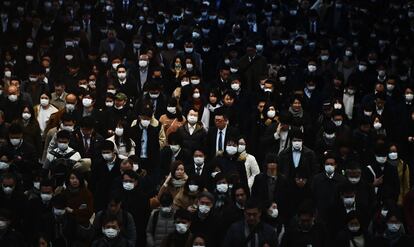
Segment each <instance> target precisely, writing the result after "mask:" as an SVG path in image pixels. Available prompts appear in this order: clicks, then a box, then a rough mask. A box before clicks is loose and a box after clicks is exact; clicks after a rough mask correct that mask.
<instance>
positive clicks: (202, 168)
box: [186, 149, 213, 187]
mask: <svg viewBox="0 0 414 247" xmlns="http://www.w3.org/2000/svg"><path fill="white" fill-rule="evenodd" d="M186 172H187V175H188V176H190V177H194V176H195V177H200V178H201V181H202V183H203V185H204V186H206V187H207V186H208V183H209V181H210V180H211V173H212V172H213V170H212V169H211V166H209V165H207V164H206V163H205V154H204V151H203V150H202V149H196V150H195V151H194V154H193V160H192V161H191V162H190V163H188V166H187V167H186Z"/></svg>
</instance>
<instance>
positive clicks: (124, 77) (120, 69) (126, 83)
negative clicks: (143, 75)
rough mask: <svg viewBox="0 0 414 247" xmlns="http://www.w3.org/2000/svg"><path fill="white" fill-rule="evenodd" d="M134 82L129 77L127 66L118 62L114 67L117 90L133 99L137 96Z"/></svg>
mask: <svg viewBox="0 0 414 247" xmlns="http://www.w3.org/2000/svg"><path fill="white" fill-rule="evenodd" d="M135 83H136V82H135V81H134V80H133V79H132V78H131V76H130V75H129V73H128V70H127V67H126V66H125V65H124V64H120V65H118V66H117V67H116V80H115V87H116V88H117V89H118V92H122V93H124V94H126V95H128V96H129V97H130V99H131V100H132V102H133V101H135V99H136V98H137V97H138V92H137V86H136V84H135Z"/></svg>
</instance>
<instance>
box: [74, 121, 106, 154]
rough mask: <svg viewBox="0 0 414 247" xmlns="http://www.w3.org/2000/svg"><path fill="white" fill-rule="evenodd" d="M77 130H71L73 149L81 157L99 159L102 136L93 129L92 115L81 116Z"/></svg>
mask: <svg viewBox="0 0 414 247" xmlns="http://www.w3.org/2000/svg"><path fill="white" fill-rule="evenodd" d="M79 127H80V129H79V130H75V131H74V132H73V138H74V140H73V142H71V143H73V149H75V150H76V151H78V152H79V154H80V155H81V156H82V158H91V159H93V160H95V159H98V160H99V159H100V158H101V157H100V150H101V149H100V148H101V145H102V142H103V141H104V139H103V137H102V136H101V135H100V134H98V133H97V132H96V131H95V128H96V126H95V120H94V119H93V118H92V117H90V116H89V117H83V118H82V119H81V121H80V123H79Z"/></svg>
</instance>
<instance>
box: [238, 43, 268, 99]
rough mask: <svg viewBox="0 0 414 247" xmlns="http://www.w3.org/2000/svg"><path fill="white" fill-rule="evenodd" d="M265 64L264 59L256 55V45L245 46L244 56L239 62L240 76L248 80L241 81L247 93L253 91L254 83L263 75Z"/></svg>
mask: <svg viewBox="0 0 414 247" xmlns="http://www.w3.org/2000/svg"><path fill="white" fill-rule="evenodd" d="M266 64H267V62H266V58H265V57H264V56H262V55H259V54H257V51H256V45H255V44H254V43H253V42H249V43H248V44H247V45H246V54H245V55H244V56H242V57H241V58H240V60H239V71H240V75H241V76H242V77H244V78H248V79H247V80H245V81H243V82H244V85H245V89H246V90H247V91H251V90H253V89H254V88H255V82H257V81H259V76H260V75H263V74H265V71H266Z"/></svg>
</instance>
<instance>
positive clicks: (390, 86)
mask: <svg viewBox="0 0 414 247" xmlns="http://www.w3.org/2000/svg"><path fill="white" fill-rule="evenodd" d="M394 88H395V85H394V84H388V83H387V90H388V91H393V90H394Z"/></svg>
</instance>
